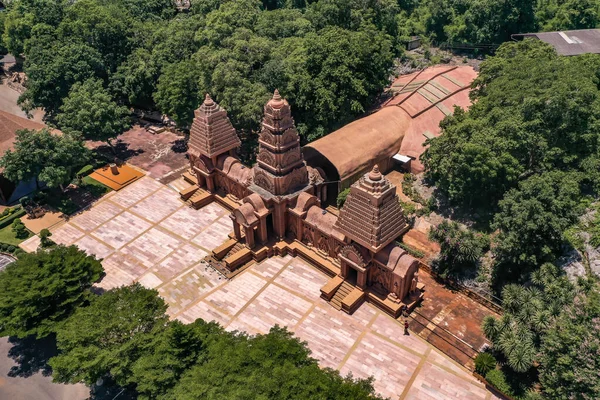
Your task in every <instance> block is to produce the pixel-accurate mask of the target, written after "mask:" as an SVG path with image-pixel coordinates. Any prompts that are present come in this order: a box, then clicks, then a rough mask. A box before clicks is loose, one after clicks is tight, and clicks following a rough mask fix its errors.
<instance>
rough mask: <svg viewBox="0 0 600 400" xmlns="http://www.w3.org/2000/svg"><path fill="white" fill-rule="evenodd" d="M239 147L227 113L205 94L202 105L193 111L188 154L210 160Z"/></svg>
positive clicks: (239, 143) (238, 141) (238, 140)
mask: <svg viewBox="0 0 600 400" xmlns="http://www.w3.org/2000/svg"><path fill="white" fill-rule="evenodd" d="M240 145H241V142H240V139H239V138H238V136H237V134H236V132H235V129H234V128H233V125H231V122H230V121H229V118H228V117H227V112H226V111H225V110H224V109H223V108H221V107H220V106H219V105H218V104H217V103H216V102H214V101H213V99H211V98H210V96H209V95H208V94H207V95H206V98H205V99H204V103H202V105H201V106H200V108H198V109H197V110H196V111H194V122H193V123H192V128H191V130H190V140H189V150H188V152H189V153H190V154H191V155H193V156H196V157H199V156H200V155H203V156H205V157H208V158H212V157H215V156H218V155H220V154H223V153H226V152H228V151H230V150H233V149H236V148H238V147H239V146H240Z"/></svg>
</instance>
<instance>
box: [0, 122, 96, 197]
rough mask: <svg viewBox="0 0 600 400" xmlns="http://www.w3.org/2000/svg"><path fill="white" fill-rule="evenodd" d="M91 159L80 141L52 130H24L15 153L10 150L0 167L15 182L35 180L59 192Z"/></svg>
mask: <svg viewBox="0 0 600 400" xmlns="http://www.w3.org/2000/svg"><path fill="white" fill-rule="evenodd" d="M89 156H90V155H89V151H88V150H87V149H86V148H85V146H84V144H83V142H82V141H81V140H79V139H78V138H77V137H74V136H71V135H60V134H54V133H51V132H50V131H49V130H48V129H42V130H41V131H34V130H21V131H17V133H16V140H15V144H14V150H7V151H6V153H4V155H3V156H2V157H1V158H0V166H1V167H3V168H4V171H3V174H4V176H5V177H6V178H8V179H10V180H12V181H13V182H19V181H28V180H31V179H35V181H36V183H37V182H38V181H43V182H44V183H46V185H47V186H48V187H50V188H55V187H59V186H63V185H65V184H68V183H69V182H71V180H72V179H73V177H74V175H75V173H76V172H77V171H78V170H79V168H81V166H83V165H84V164H86V162H87V160H88V159H89Z"/></svg>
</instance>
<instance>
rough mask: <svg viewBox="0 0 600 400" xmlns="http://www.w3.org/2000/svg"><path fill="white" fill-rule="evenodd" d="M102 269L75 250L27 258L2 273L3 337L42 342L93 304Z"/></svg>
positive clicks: (0, 326)
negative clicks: (94, 292)
mask: <svg viewBox="0 0 600 400" xmlns="http://www.w3.org/2000/svg"><path fill="white" fill-rule="evenodd" d="M102 272H103V270H102V265H101V264H100V262H99V261H98V260H96V258H95V257H93V256H88V255H87V254H86V253H85V252H83V251H81V250H79V249H77V248H76V247H75V246H71V247H64V246H59V247H56V248H54V249H52V250H49V251H43V250H40V251H38V252H37V253H30V254H24V255H22V256H21V257H19V259H18V260H17V261H15V262H14V263H12V264H9V265H8V266H7V267H6V269H5V270H4V271H2V272H0V332H1V333H2V336H17V337H19V338H24V337H26V336H29V335H36V336H37V337H38V338H42V337H44V336H47V335H49V334H51V333H54V332H56V330H57V329H59V328H60V326H61V325H62V323H63V322H64V320H65V319H66V318H68V317H69V316H70V315H71V314H72V313H73V312H74V311H75V310H76V309H77V308H78V307H81V306H83V305H85V304H87V302H88V301H89V300H90V297H91V296H92V294H91V292H90V288H91V286H92V284H93V283H94V282H96V281H97V280H98V279H99V278H100V275H101V274H102Z"/></svg>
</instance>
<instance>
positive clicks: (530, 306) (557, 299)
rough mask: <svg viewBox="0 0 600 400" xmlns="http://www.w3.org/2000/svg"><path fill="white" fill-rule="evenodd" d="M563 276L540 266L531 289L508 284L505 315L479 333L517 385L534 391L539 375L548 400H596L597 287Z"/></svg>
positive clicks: (599, 299) (599, 387)
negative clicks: (510, 371)
mask: <svg viewBox="0 0 600 400" xmlns="http://www.w3.org/2000/svg"><path fill="white" fill-rule="evenodd" d="M561 272H562V271H560V270H559V269H558V268H557V267H556V266H554V265H552V264H544V265H543V266H542V267H541V268H540V269H539V270H537V271H536V272H534V273H533V274H532V276H531V284H530V286H528V287H525V286H521V285H514V284H513V285H507V286H506V287H505V288H504V290H503V292H502V297H503V299H502V306H503V308H504V314H503V315H502V317H501V318H500V319H496V318H494V317H487V318H486V319H485V320H484V322H483V326H482V329H483V332H484V334H485V335H486V336H487V338H488V339H489V340H490V341H491V342H492V344H493V347H492V349H493V351H494V352H495V353H496V354H497V355H498V356H499V357H500V360H502V362H503V363H505V364H506V366H508V367H510V369H511V370H512V371H515V372H517V373H518V374H517V375H516V377H513V380H515V381H516V382H518V383H520V384H521V385H522V384H523V383H526V382H529V383H530V386H533V385H534V383H535V378H536V377H537V376H538V374H537V373H536V372H539V379H540V382H541V384H542V389H543V390H542V393H543V394H544V396H545V397H547V398H552V399H574V398H576V399H595V398H598V396H599V395H600V377H599V376H598V374H597V367H598V361H599V357H598V352H599V351H600V343H599V341H598V337H599V336H598V334H599V324H598V320H599V316H600V314H599V313H600V297H599V296H600V287H599V286H598V283H597V282H595V281H593V280H580V281H579V282H576V283H572V282H570V281H569V280H568V279H567V277H566V276H565V275H563V274H561ZM595 371H596V372H595Z"/></svg>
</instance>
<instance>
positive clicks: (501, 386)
mask: <svg viewBox="0 0 600 400" xmlns="http://www.w3.org/2000/svg"><path fill="white" fill-rule="evenodd" d="M485 380H486V381H488V383H489V384H490V385H492V386H493V387H495V388H496V389H498V390H499V391H500V392H502V393H504V394H506V395H508V396H512V395H513V393H512V390H511V389H510V385H509V384H508V382H506V376H504V372H502V371H501V370H499V369H492V370H489V371H488V373H487V374H485Z"/></svg>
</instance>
